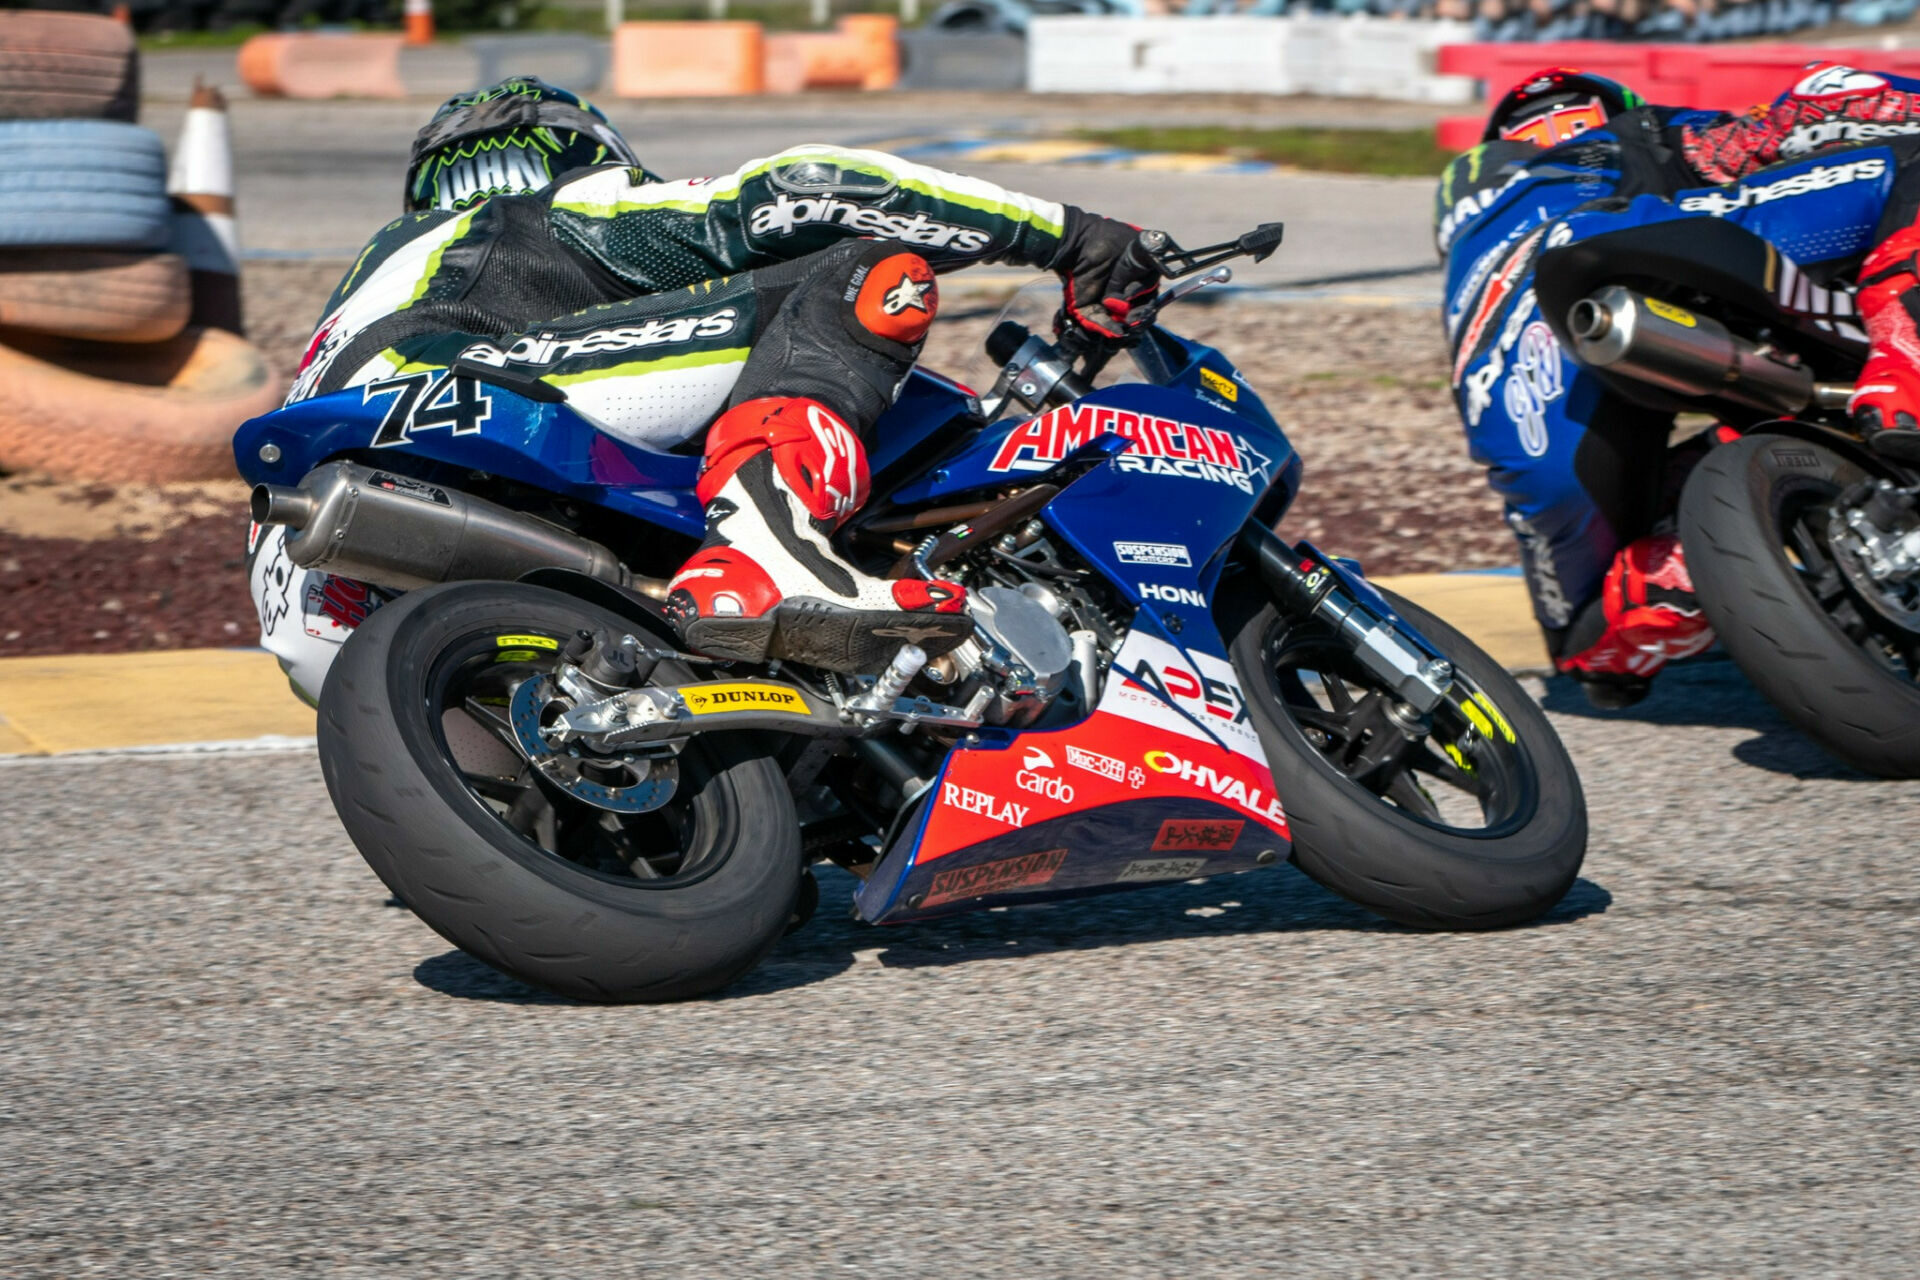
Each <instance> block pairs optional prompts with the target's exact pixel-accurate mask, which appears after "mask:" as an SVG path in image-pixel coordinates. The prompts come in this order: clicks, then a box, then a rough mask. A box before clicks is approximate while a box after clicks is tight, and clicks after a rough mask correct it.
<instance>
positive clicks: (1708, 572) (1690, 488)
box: [1680, 435, 1920, 778]
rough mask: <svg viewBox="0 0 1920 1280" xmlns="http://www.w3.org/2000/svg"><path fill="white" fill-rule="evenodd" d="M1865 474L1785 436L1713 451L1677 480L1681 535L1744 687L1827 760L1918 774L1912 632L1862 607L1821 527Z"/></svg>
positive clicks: (1878, 771)
mask: <svg viewBox="0 0 1920 1280" xmlns="http://www.w3.org/2000/svg"><path fill="white" fill-rule="evenodd" d="M1867 478H1868V476H1867V473H1866V472H1865V471H1864V470H1863V469H1862V468H1861V467H1860V466H1858V465H1857V464H1855V463H1854V462H1852V461H1850V460H1849V459H1847V458H1846V457H1844V456H1843V455H1841V454H1840V453H1838V452H1836V451H1834V450H1832V449H1829V448H1826V447H1824V446H1823V445H1820V444H1817V443H1815V442H1813V441H1809V440H1802V439H1798V438H1795V437H1790V436H1777V435H1752V436H1748V437H1746V438H1745V439H1743V440H1738V441H1735V442H1734V443H1732V444H1726V445H1721V446H1719V447H1717V448H1715V449H1714V450H1713V451H1712V452H1711V453H1709V454H1708V455H1707V456H1706V457H1705V458H1704V459H1702V460H1701V462H1700V464H1699V465H1698V466H1697V467H1695V468H1694V470H1693V474H1692V475H1690V476H1689V477H1688V478H1687V487H1686V490H1685V492H1684V493H1683V494H1682V495H1681V499H1680V542H1681V545H1682V546H1684V547H1685V548H1686V554H1687V570H1688V572H1689V574H1691V576H1692V578H1693V585H1694V588H1695V590H1696V592H1697V593H1698V595H1699V597H1700V604H1701V607H1702V608H1704V609H1705V610H1706V613H1707V620H1708V621H1709V622H1711V623H1713V630H1714V634H1715V635H1716V636H1717V637H1718V638H1719V640H1720V644H1721V645H1722V647H1724V648H1725V649H1726V651H1727V653H1728V654H1729V655H1730V656H1731V657H1732V658H1733V660H1734V662H1735V664H1736V665H1738V666H1739V668H1740V670H1741V671H1742V672H1744V673H1745V674H1746V677H1747V679H1749V680H1751V681H1752V682H1753V684H1754V687H1756V688H1757V689H1759V690H1760V692H1761V693H1762V694H1763V695H1765V697H1766V699H1767V701H1768V702H1770V703H1772V704H1773V705H1774V707H1775V708H1776V709H1778V710H1779V712H1780V714H1781V715H1783V716H1785V717H1786V718H1787V719H1788V720H1789V721H1791V722H1792V723H1793V726H1794V727H1795V728H1796V729H1798V730H1800V732H1802V733H1804V734H1806V735H1807V737H1809V738H1811V739H1813V740H1814V741H1815V742H1816V743H1818V744H1820V746H1821V747H1823V748H1824V749H1825V750H1826V751H1827V752H1828V753H1830V754H1831V755H1833V756H1834V757H1836V758H1837V759H1839V760H1841V761H1843V762H1845V763H1847V764H1849V765H1852V766H1853V767H1854V768H1856V769H1859V770H1861V771H1862V772H1864V773H1871V774H1875V775H1878V776H1879V777H1883V778H1915V777H1920V685H1916V683H1915V681H1916V679H1917V678H1920V637H1915V636H1911V635H1903V634H1900V633H1899V631H1898V629H1897V628H1894V627H1892V626H1890V625H1888V624H1887V623H1886V621H1885V620H1884V619H1883V618H1881V617H1879V616H1878V615H1876V614H1875V612H1874V611H1873V610H1872V609H1870V608H1865V607H1863V606H1862V603H1861V601H1860V600H1859V599H1858V598H1857V597H1856V595H1855V593H1854V592H1853V591H1852V590H1851V589H1850V587H1849V584H1848V583H1847V582H1846V581H1845V576H1844V574H1843V573H1842V571H1841V569H1840V566H1839V565H1838V564H1837V562H1836V561H1835V558H1834V550H1833V547H1832V545H1831V542H1830V540H1829V536H1828V522H1829V517H1830V513H1831V510H1832V508H1833V505H1834V502H1835V500H1836V499H1837V498H1839V496H1840V495H1841V494H1842V493H1843V492H1845V491H1846V490H1847V489H1848V488H1850V487H1851V486H1853V485H1855V484H1858V483H1859V482H1860V481H1862V480H1865V479H1867Z"/></svg>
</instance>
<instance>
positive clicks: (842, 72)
mask: <svg viewBox="0 0 1920 1280" xmlns="http://www.w3.org/2000/svg"><path fill="white" fill-rule="evenodd" d="M867 61H868V50H867V46H866V45H864V44H862V43H860V42H859V41H855V40H849V39H847V38H846V37H845V36H842V35H829V34H826V33H811V32H808V33H799V34H789V35H775V36H768V37H767V40H766V79H765V84H764V87H765V89H766V91H767V92H768V93H799V92H800V91H801V90H803V89H860V88H864V87H865V86H866V83H867Z"/></svg>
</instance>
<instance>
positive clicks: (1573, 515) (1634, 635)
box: [1435, 63, 1920, 707]
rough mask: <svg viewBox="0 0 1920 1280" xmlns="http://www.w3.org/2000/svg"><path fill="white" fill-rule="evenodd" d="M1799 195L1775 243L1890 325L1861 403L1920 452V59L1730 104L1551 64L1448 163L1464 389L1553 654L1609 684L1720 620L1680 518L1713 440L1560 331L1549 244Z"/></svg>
mask: <svg viewBox="0 0 1920 1280" xmlns="http://www.w3.org/2000/svg"><path fill="white" fill-rule="evenodd" d="M1763 170H1764V171H1766V172H1764V173H1763V172H1762V171H1763ZM1781 199H1789V200H1794V201H1818V202H1820V205H1819V207H1820V208H1821V211H1822V219H1823V224H1824V225H1823V228H1822V231H1821V233H1820V234H1819V235H1817V236H1810V237H1801V238H1799V239H1797V240H1795V241H1793V242H1792V243H1784V242H1780V241H1775V245H1776V248H1778V249H1779V250H1780V252H1781V254H1782V257H1783V258H1784V260H1785V261H1786V262H1787V263H1789V264H1791V268H1790V269H1791V270H1795V271H1797V272H1798V273H1799V276H1798V277H1797V278H1798V279H1799V280H1800V281H1802V282H1803V284H1804V288H1805V290H1810V296H1812V297H1813V298H1814V299H1816V300H1817V305H1818V306H1819V307H1820V308H1821V309H1822V313H1823V314H1830V319H1829V320H1828V323H1831V324H1833V325H1835V326H1837V327H1839V328H1840V330H1841V332H1843V333H1847V332H1851V333H1853V334H1855V335H1857V336H1858V337H1859V338H1860V339H1861V340H1862V341H1863V342H1866V343H1868V344H1869V347H1870V349H1869V352H1868V358H1867V361H1866V365H1865V368H1864V369H1863V371H1862V373H1861V376H1860V379H1859V383H1858V390H1857V391H1856V393H1855V395H1854V397H1853V401H1852V403H1851V406H1850V407H1851V410H1852V412H1853V415H1854V418H1855V421H1856V423H1857V424H1858V425H1859V426H1860V428H1861V430H1862V433H1863V434H1864V435H1865V436H1866V437H1867V439H1868V441H1869V442H1870V444H1871V445H1872V447H1873V448H1874V449H1875V450H1876V451H1878V452H1880V453H1882V454H1883V455H1884V456H1887V457H1890V458H1895V459H1898V460H1901V461H1903V462H1920V331H1917V330H1916V319H1917V318H1920V262H1917V261H1916V255H1917V254H1920V81H1915V80H1909V79H1903V78H1900V77H1897V76H1891V75H1881V74H1878V73H1872V72H1865V71H1859V70H1856V69H1854V68H1851V67H1846V66H1841V65H1839V64H1833V63H1816V64H1813V65H1812V66H1810V67H1808V68H1807V69H1806V70H1805V71H1804V72H1803V73H1802V74H1801V75H1800V76H1799V77H1798V78H1797V79H1796V80H1795V82H1794V83H1793V84H1792V85H1791V86H1790V87H1789V88H1787V89H1786V91H1785V92H1783V93H1782V94H1781V95H1780V96H1779V97H1778V98H1776V99H1775V100H1774V101H1773V103H1772V104H1771V105H1763V106H1758V107H1755V108H1753V109H1752V110H1750V111H1746V112H1742V113H1727V112H1710V111H1700V110H1693V109H1687V108H1672V107H1661V106H1655V105H1650V104H1648V103H1646V102H1645V101H1643V100H1642V99H1641V98H1640V97H1639V96H1638V95H1637V94H1635V93H1634V92H1633V91H1632V90H1631V89H1629V88H1628V87H1627V86H1625V85H1622V84H1620V83H1618V82H1617V81H1613V80H1609V79H1607V78H1605V77H1602V76H1596V75H1590V74H1587V73H1584V72H1580V71H1576V70H1572V69H1568V68H1552V69H1548V70H1545V71H1541V72H1539V73H1536V74H1535V75H1533V76H1530V77H1528V78H1527V79H1526V80H1524V81H1522V82H1521V83H1519V84H1518V85H1516V86H1514V87H1513V89H1511V90H1510V91H1509V92H1508V93H1507V94H1506V95H1505V96H1504V97H1502V98H1501V100H1500V101H1499V103H1498V104H1496V105H1495V107H1494V109H1493V111H1492V112H1491V113H1490V115H1489V116H1488V120H1487V125H1486V129H1485V132H1484V134H1483V141H1482V143H1481V144H1480V145H1479V146H1477V147H1475V148H1473V149H1472V150H1471V151H1468V152H1467V153H1466V154H1464V155H1462V156H1459V157H1457V158H1456V159H1455V160H1454V161H1453V162H1452V163H1451V164H1450V165H1449V166H1448V167H1447V169H1446V171H1445V173H1444V174H1443V176H1442V178H1441V182H1440V190H1439V199H1438V202H1437V206H1436V210H1435V238H1436V243H1437V246H1438V248H1439V250H1440V252H1441V254H1442V255H1443V256H1444V257H1445V259H1446V265H1447V300H1446V314H1445V320H1446V327H1447V338H1448V343H1449V349H1450V354H1451V357H1452V381H1453V387H1454V395H1455V403H1456V405H1457V407H1458V408H1459V410H1460V414H1461V420H1462V423H1463V424H1464V426H1465V428H1466V432H1467V437H1468V441H1469V444H1470V447H1471V449H1472V452H1473V456H1474V458H1475V459H1476V460H1477V461H1480V462H1483V463H1485V464H1486V465H1487V467H1488V478H1489V481H1490V482H1491V483H1492V485H1493V487H1494V489H1495V490H1496V491H1497V492H1498V493H1499V494H1500V495H1501V497H1502V499H1503V500H1504V502H1505V505H1506V515H1507V522H1508V524H1509V526H1510V527H1511V528H1512V529H1513V531H1514V533H1515V536H1516V537H1517V539H1518V540H1519V543H1520V551H1521V559H1522V563H1523V567H1524V570H1525V573H1526V580H1527V584H1528V588H1529V591H1530V593H1531V595H1532V598H1533V607H1534V614H1535V617H1536V618H1537V620H1538V621H1539V623H1540V625H1541V628H1542V630H1543V631H1544V632H1545V634H1546V639H1547V647H1548V650H1549V652H1550V653H1551V655H1552V657H1553V660H1554V664H1555V666H1556V667H1557V668H1558V669H1559V670H1560V671H1562V672H1563V673H1566V674H1568V675H1571V676H1573V677H1574V678H1576V679H1578V680H1579V681H1581V683H1582V685H1583V686H1584V688H1585V690H1586V692H1587V695H1588V697H1589V699H1590V700H1592V701H1593V702H1594V703H1595V704H1596V705H1598V706H1605V707H1619V706H1627V705H1630V704H1631V703H1633V702H1637V701H1639V700H1640V699H1641V698H1642V697H1644V696H1646V693H1647V691H1648V689H1649V688H1650V682H1651V679H1652V677H1653V676H1654V675H1655V674H1656V673H1657V672H1658V671H1659V670H1660V669H1661V668H1662V667H1663V666H1665V664H1666V663H1667V662H1669V661H1671V660H1673V659H1675V658H1680V657H1686V656H1688V655H1691V654H1694V653H1698V652H1700V651H1701V650H1703V649H1705V648H1707V647H1708V646H1709V645H1710V644H1712V642H1713V633H1712V631H1711V629H1710V627H1709V625H1708V623H1707V620H1706V617H1705V615H1704V613H1703V612H1702V611H1701V609H1700V607H1699V604H1698V602H1697V600H1696V599H1695V598H1694V594H1693V583H1692V580H1691V578H1690V577H1689V576H1688V574H1687V567H1686V558H1685V554H1684V552H1683V550H1682V548H1681V546H1680V543H1679V540H1678V539H1677V538H1676V537H1675V536H1674V532H1673V513H1674V509H1675V504H1676V502H1677V500H1678V495H1679V487H1680V484H1681V483H1682V482H1683V481H1684V477H1685V469H1686V467H1688V466H1689V465H1690V464H1691V463H1692V461H1694V460H1697V458H1698V456H1699V453H1700V450H1701V448H1702V446H1701V445H1700V444H1699V443H1698V442H1693V443H1690V444H1687V445H1683V446H1678V447H1676V448H1674V449H1671V450H1670V449H1669V448H1668V447H1667V438H1668V433H1669V431H1670V428H1671V426H1672V415H1671V414H1660V413H1657V412H1654V411H1652V410H1649V409H1646V408H1643V407H1640V406H1638V405H1634V404H1631V403H1628V402H1627V401H1625V400H1624V399H1622V398H1621V397H1620V396H1618V395H1616V394H1614V393H1612V392H1611V391H1610V390H1609V389H1608V388H1607V387H1606V386H1605V385H1604V384H1603V383H1601V381H1600V380H1599V379H1598V378H1596V377H1594V376H1593V375H1591V374H1588V373H1586V372H1584V371H1583V370H1581V369H1580V367H1579V366H1578V365H1576V364H1575V363H1574V362H1573V361H1572V360H1571V359H1570V358H1569V357H1567V356H1566V355H1565V354H1564V353H1562V352H1561V350H1560V347H1559V343H1558V341H1557V340H1556V339H1555V337H1554V335H1553V333H1552V332H1551V330H1550V328H1549V327H1548V326H1547V324H1546V323H1545V321H1544V320H1543V319H1542V318H1541V317H1540V314H1539V308H1538V305H1537V303H1536V302H1535V299H1534V294H1533V290H1532V287H1531V283H1532V272H1533V268H1534V266H1535V264H1536V262H1537V261H1538V258H1539V255H1540V254H1541V252H1543V251H1544V250H1545V249H1546V248H1548V247H1551V246H1554V245H1558V244H1562V243H1566V242H1568V241H1569V240H1571V239H1574V238H1576V235H1577V236H1578V237H1579V238H1585V237H1587V236H1591V235H1595V234H1599V233H1600V232H1603V231H1605V230H1607V229H1609V226H1608V223H1609V220H1610V219H1618V220H1619V221H1620V223H1621V225H1627V224H1628V223H1629V222H1631V223H1632V224H1634V225H1640V224H1644V223H1645V222H1647V221H1649V220H1650V218H1652V217H1654V216H1658V217H1672V218H1686V217H1726V218H1728V219H1729V220H1734V221H1741V222H1743V223H1745V224H1746V225H1748V226H1749V228H1750V229H1753V230H1755V231H1756V232H1758V233H1759V234H1762V235H1763V236H1764V235H1766V234H1767V232H1766V221H1767V216H1768V215H1767V214H1766V213H1765V212H1764V211H1765V209H1766V208H1767V206H1768V205H1769V204H1773V203H1774V202H1776V201H1778V200H1781ZM1649 201H1653V202H1658V204H1659V207H1658V209H1657V210H1655V211H1652V212H1650V211H1649V208H1648V204H1647V202H1649ZM1776 207H1777V206H1776ZM1576 227H1577V228H1578V230H1577V232H1576ZM1855 282H1857V284H1858V285H1859V291H1858V302H1857V313H1858V319H1859V320H1860V321H1862V322H1863V323H1864V332H1861V331H1860V327H1859V325H1857V324H1856V323H1855V318H1856V317H1855V310H1856V305H1855V301H1854V298H1853V295H1852V292H1851V291H1850V290H1849V289H1848V288H1846V286H1847V285H1848V284H1851V283H1855Z"/></svg>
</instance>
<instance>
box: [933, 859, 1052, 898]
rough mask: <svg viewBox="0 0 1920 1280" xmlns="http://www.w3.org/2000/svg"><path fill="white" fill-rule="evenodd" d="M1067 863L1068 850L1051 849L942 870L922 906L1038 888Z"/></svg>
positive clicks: (935, 878)
mask: <svg viewBox="0 0 1920 1280" xmlns="http://www.w3.org/2000/svg"><path fill="white" fill-rule="evenodd" d="M1066 860H1067V851H1066V850H1065V849H1048V850H1046V851H1044V852H1042V853H1023V854H1021V855H1020V856H1019V857H1017V858H1002V859H1000V860H999V861H998V862H983V863H981V864H979V865H978V866H974V867H955V868H954V869H953V870H951V871H942V872H941V873H940V874H938V875H936V876H935V877H934V878H933V883H932V884H931V885H929V886H927V896H926V899H925V900H924V901H922V902H921V903H920V905H921V906H923V907H932V906H938V905H939V904H940V903H942V902H953V901H955V900H956V899H959V898H978V897H982V896H984V895H986V894H989V893H1006V892H1008V891H1009V890H1013V889H1037V888H1039V887H1040V886H1041V885H1043V884H1046V883H1048V882H1049V881H1051V880H1052V879H1053V877H1054V876H1055V875H1057V874H1058V873H1059V871H1060V868H1061V866H1062V864H1064V863H1065V862H1066Z"/></svg>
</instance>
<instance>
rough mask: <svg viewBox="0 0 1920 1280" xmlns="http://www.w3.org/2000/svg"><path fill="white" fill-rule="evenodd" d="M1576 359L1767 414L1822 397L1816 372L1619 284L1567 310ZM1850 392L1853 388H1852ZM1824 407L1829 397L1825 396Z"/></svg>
mask: <svg viewBox="0 0 1920 1280" xmlns="http://www.w3.org/2000/svg"><path fill="white" fill-rule="evenodd" d="M1567 330H1568V333H1569V335H1570V336H1571V337H1572V339H1573V356H1574V358H1575V359H1576V360H1578V361H1579V362H1580V363H1581V364H1583V365H1586V366H1587V367H1589V368H1593V369H1605V370H1606V371H1607V372H1609V373H1615V374H1621V375H1624V376H1626V377H1629V378H1633V379H1636V380H1637V381H1640V382H1646V383H1651V384H1652V385H1654V386H1656V387H1662V388H1664V389H1666V390H1668V391H1673V392H1677V393H1679V394H1680V395H1683V396H1705V397H1712V398H1715V399H1720V400H1731V401H1733V402H1734V403H1735V404H1741V405H1745V406H1747V407H1748V408H1750V409H1759V410H1761V411H1762V412H1765V413H1779V414H1794V413H1799V412H1800V411H1801V410H1803V409H1805V408H1806V407H1807V406H1808V405H1809V404H1812V403H1813V402H1814V400H1815V397H1816V393H1817V391H1825V390H1826V388H1825V387H1823V386H1820V385H1819V384H1816V383H1815V382H1814V380H1813V374H1812V373H1811V372H1810V371H1809V370H1807V369H1805V368H1802V367H1801V366H1799V365H1792V364H1787V363H1786V362H1784V361H1782V360H1780V359H1778V358H1776V357H1775V356H1774V355H1772V354H1771V353H1770V352H1768V351H1767V350H1765V349H1764V348H1762V347H1761V346H1759V344H1757V343H1753V342H1749V341H1747V340H1746V339H1745V338H1738V337H1735V336H1734V335H1733V334H1732V333H1729V332H1728V331H1727V327H1726V326H1725V325H1723V324H1721V323H1720V322H1719V321H1717V320H1715V319H1713V318H1711V317H1710V316H1703V315H1697V314H1695V313H1694V312H1691V311H1688V310H1686V309H1685V308H1684V307H1676V306H1674V305H1673V304H1672V303H1670V302H1662V301H1661V300H1660V299H1658V298H1649V297H1646V296H1644V295H1642V294H1638V293H1635V292H1633V291H1632V290H1631V289H1627V288H1624V287H1622V286H1620V285H1617V284H1615V285H1608V286H1607V287H1606V288H1604V289H1601V290H1599V291H1598V292H1596V293H1593V294H1590V295H1588V296H1587V297H1585V298H1582V299H1580V301H1578V302H1576V303H1574V304H1573V306H1572V308H1571V309H1570V310H1569V311H1568V312H1567ZM1849 390H1850V388H1849ZM1821 398H1822V400H1823V402H1824V401H1825V400H1826V399H1827V398H1828V397H1825V396H1822V397H1821Z"/></svg>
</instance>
